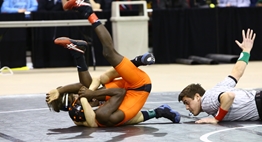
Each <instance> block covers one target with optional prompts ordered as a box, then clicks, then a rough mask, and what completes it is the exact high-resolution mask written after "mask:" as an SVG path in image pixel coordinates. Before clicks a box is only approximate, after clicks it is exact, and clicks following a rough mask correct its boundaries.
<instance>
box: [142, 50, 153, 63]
mask: <svg viewBox="0 0 262 142" xmlns="http://www.w3.org/2000/svg"><path fill="white" fill-rule="evenodd" d="M141 62H142V63H143V64H145V65H152V64H154V63H155V57H154V55H153V54H151V53H145V54H144V55H143V56H142V58H141Z"/></svg>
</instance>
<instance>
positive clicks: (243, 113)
mask: <svg viewBox="0 0 262 142" xmlns="http://www.w3.org/2000/svg"><path fill="white" fill-rule="evenodd" d="M236 84H237V81H236V80H235V79H234V78H233V77H232V76H228V77H226V78H225V79H224V80H223V81H221V82H220V83H218V84H217V85H216V86H215V87H213V88H211V89H209V90H207V91H206V92H205V94H204V95H203V96H202V98H201V106H202V110H203V111H204V112H206V113H208V114H210V115H213V116H215V115H216V114H217V111H218V108H219V107H220V100H219V96H220V95H221V94H223V93H224V92H232V93H234V94H235V99H234V101H233V104H232V106H231V108H230V109H229V110H228V113H227V115H226V116H225V117H224V119H223V121H245V120H258V119H259V114H258V111H257V107H256V103H255V95H256V91H255V90H243V89H239V88H235V86H236Z"/></svg>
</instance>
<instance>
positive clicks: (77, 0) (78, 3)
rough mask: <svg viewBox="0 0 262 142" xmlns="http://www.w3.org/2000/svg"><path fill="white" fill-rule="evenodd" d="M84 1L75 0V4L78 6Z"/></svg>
mask: <svg viewBox="0 0 262 142" xmlns="http://www.w3.org/2000/svg"><path fill="white" fill-rule="evenodd" d="M83 3H84V0H76V4H77V5H78V6H80V5H82V4H83Z"/></svg>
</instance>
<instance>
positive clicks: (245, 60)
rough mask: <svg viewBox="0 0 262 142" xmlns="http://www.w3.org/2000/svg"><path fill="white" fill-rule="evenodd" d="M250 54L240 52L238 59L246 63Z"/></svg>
mask: <svg viewBox="0 0 262 142" xmlns="http://www.w3.org/2000/svg"><path fill="white" fill-rule="evenodd" d="M249 57H250V54H249V53H247V52H241V53H240V56H239V58H238V61H244V62H246V63H247V64H248V61H249Z"/></svg>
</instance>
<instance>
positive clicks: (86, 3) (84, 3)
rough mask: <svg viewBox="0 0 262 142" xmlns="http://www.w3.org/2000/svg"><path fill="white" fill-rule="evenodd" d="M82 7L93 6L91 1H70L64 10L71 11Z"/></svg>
mask: <svg viewBox="0 0 262 142" xmlns="http://www.w3.org/2000/svg"><path fill="white" fill-rule="evenodd" d="M81 6H89V7H91V4H90V2H89V0H68V1H67V2H66V3H65V4H64V6H63V8H64V9H65V10H71V9H73V8H76V7H81Z"/></svg>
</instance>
